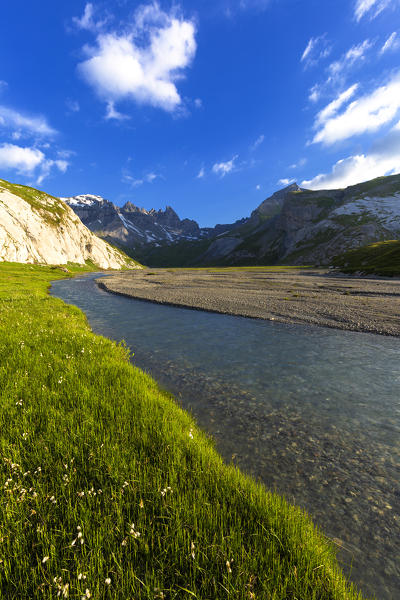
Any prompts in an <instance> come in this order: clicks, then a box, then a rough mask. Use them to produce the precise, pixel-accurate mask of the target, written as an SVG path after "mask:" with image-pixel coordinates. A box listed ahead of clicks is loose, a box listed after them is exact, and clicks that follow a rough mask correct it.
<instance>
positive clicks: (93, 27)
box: [72, 2, 108, 32]
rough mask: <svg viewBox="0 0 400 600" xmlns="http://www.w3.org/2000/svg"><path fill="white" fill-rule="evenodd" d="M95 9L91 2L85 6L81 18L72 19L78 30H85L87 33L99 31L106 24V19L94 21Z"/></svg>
mask: <svg viewBox="0 0 400 600" xmlns="http://www.w3.org/2000/svg"><path fill="white" fill-rule="evenodd" d="M95 12H96V11H95V8H94V6H93V4H92V3H91V2H88V3H87V4H86V5H85V9H84V11H83V15H82V16H81V17H72V22H73V23H74V25H75V26H76V27H78V29H86V30H87V31H92V32H97V31H100V30H101V29H102V28H103V26H104V25H105V24H106V23H107V21H108V19H103V20H101V19H99V20H95Z"/></svg>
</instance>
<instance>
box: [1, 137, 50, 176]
mask: <svg viewBox="0 0 400 600" xmlns="http://www.w3.org/2000/svg"><path fill="white" fill-rule="evenodd" d="M44 160H45V155H44V154H43V152H42V151H41V150H38V149H37V148H23V147H21V146H16V145H15V144H2V145H1V146H0V167H1V168H3V169H16V170H17V171H18V172H19V173H32V171H34V170H35V169H36V167H38V166H39V165H40V164H41V163H42V162H43V161H44Z"/></svg>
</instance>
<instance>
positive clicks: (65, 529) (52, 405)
mask: <svg viewBox="0 0 400 600" xmlns="http://www.w3.org/2000/svg"><path fill="white" fill-rule="evenodd" d="M71 271H73V272H77V271H79V269H78V268H72V267H71ZM65 276H68V275H67V274H65V273H63V272H62V271H60V270H57V269H54V268H51V267H40V266H34V267H33V266H29V265H17V264H5V263H3V264H1V265H0V528H1V529H0V597H1V598H4V599H7V600H25V599H36V598H45V599H50V598H51V599H53V598H74V599H75V598H76V599H79V600H81V599H82V600H86V599H88V598H93V599H118V600H119V599H121V600H138V599H149V600H150V599H165V600H170V599H171V600H172V599H190V598H192V599H193V598H197V599H198V600H206V599H208V600H210V599H215V600H216V599H218V600H219V599H225V598H226V599H234V600H236V599H248V600H252V599H257V600H278V599H281V600H283V599H285V600H335V599H338V600H339V599H340V600H342V599H343V600H344V599H346V600H353V599H356V598H357V599H358V600H360V599H361V595H359V594H357V593H356V592H355V591H354V590H353V589H352V587H351V586H350V585H349V584H347V583H346V582H345V580H344V578H343V576H342V574H341V572H340V570H339V568H338V566H337V563H336V559H335V555H334V549H333V547H332V545H331V544H330V543H328V541H327V540H326V539H325V538H324V537H323V535H322V534H321V533H319V532H318V531H317V530H316V529H315V528H314V526H313V524H312V523H311V521H310V519H309V518H308V517H307V516H306V515H305V514H304V513H302V512H301V511H300V510H299V509H298V508H295V507H292V506H289V505H288V504H287V503H286V502H285V501H284V500H283V499H282V498H280V497H279V496H277V495H275V494H272V493H270V492H268V491H267V490H266V489H265V488H264V487H263V486H262V485H259V484H257V483H256V482H255V481H253V480H252V479H251V478H249V477H247V476H245V475H243V474H242V473H241V472H239V471H238V470H236V469H235V468H234V467H232V466H226V465H225V464H224V463H223V461H222V459H221V458H220V456H219V455H218V454H217V452H216V451H215V450H214V448H213V444H212V442H211V441H210V439H208V438H207V436H206V435H205V434H204V433H203V432H202V431H200V430H199V429H198V428H197V426H196V424H195V423H194V421H193V419H192V418H191V416H190V415H189V414H187V413H186V412H184V411H183V410H181V409H180V408H179V407H178V406H177V405H176V404H175V402H174V401H173V399H172V398H171V397H170V396H169V395H168V394H167V393H165V392H163V391H162V390H161V389H160V388H159V387H158V385H157V384H156V383H155V382H154V380H152V379H151V378H150V377H148V376H147V375H146V374H144V373H143V372H141V371H140V370H138V369H136V368H134V367H133V366H132V365H131V364H130V362H129V352H128V350H127V349H126V348H125V347H124V346H123V345H118V344H116V343H114V342H112V341H110V340H108V339H105V338H102V337H100V336H95V335H94V334H92V333H91V331H90V328H89V327H88V325H87V322H86V319H85V316H84V315H83V313H82V312H80V311H79V310H78V309H77V308H75V307H71V306H67V305H65V304H64V303H63V302H61V301H60V300H58V299H55V298H52V297H49V296H48V295H47V287H48V285H49V281H51V280H52V279H57V278H59V277H65Z"/></svg>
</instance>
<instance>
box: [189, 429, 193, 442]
mask: <svg viewBox="0 0 400 600" xmlns="http://www.w3.org/2000/svg"><path fill="white" fill-rule="evenodd" d="M189 437H190V439H191V440H192V439H193V429H190V430H189Z"/></svg>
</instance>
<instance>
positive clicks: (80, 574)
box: [78, 573, 86, 581]
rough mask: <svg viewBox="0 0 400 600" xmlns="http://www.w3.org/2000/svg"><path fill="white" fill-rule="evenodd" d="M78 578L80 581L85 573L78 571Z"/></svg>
mask: <svg viewBox="0 0 400 600" xmlns="http://www.w3.org/2000/svg"><path fill="white" fill-rule="evenodd" d="M78 579H79V581H80V580H81V579H86V575H84V574H83V573H79V575H78Z"/></svg>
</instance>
